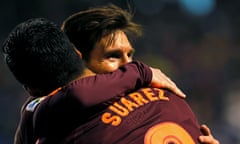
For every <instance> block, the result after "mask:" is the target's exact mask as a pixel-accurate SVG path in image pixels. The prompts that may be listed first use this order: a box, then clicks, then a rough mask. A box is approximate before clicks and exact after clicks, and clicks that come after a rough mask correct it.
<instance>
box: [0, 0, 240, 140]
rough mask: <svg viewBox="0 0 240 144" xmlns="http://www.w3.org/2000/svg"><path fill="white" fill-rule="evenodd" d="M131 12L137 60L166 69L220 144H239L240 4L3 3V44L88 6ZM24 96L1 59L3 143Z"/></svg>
mask: <svg viewBox="0 0 240 144" xmlns="http://www.w3.org/2000/svg"><path fill="white" fill-rule="evenodd" d="M108 3H113V4H116V5H118V6H120V7H122V8H124V9H128V7H129V6H130V7H131V9H132V12H133V13H134V21H135V22H138V23H140V24H141V25H142V26H143V29H144V36H143V37H142V38H140V39H138V40H137V41H136V42H135V43H134V48H135V49H136V50H137V51H136V58H137V59H140V60H142V61H144V62H145V63H147V64H149V65H151V66H154V67H158V68H161V70H162V71H163V72H165V73H166V74H167V75H168V76H170V77H171V79H172V80H173V81H175V82H176V84H177V85H178V86H179V87H180V88H181V89H182V90H183V91H184V92H185V93H186V94H187V101H188V102H189V103H190V105H191V107H192V108H193V110H194V112H195V113H196V115H197V117H198V118H199V121H200V123H206V124H207V125H208V126H209V127H210V128H211V130H212V132H213V135H214V136H215V137H216V138H217V139H218V140H220V142H221V143H222V144H228V143H234V144H240V122H239V119H240V16H239V13H240V9H239V6H240V1H237V0H236V1H230V0H112V1H110V0H51V1H49V0H1V1H0V20H1V21H0V43H1V45H2V43H3V41H4V39H5V38H6V37H7V35H8V33H9V32H10V31H11V30H12V28H13V27H14V26H16V25H17V24H18V23H20V22H22V21H25V20H27V19H29V18H33V17H45V18H48V19H50V20H52V21H54V22H56V23H57V24H59V25H60V24H61V23H62V21H63V20H64V19H65V18H66V17H68V16H69V15H71V14H73V13H75V12H78V11H80V10H83V9H86V8H88V7H91V6H96V5H105V4H108ZM26 98H27V93H26V92H25V91H24V90H23V88H22V86H21V85H20V84H19V83H18V82H17V81H16V80H15V79H14V78H13V76H12V75H11V73H10V71H9V70H8V69H7V67H6V66H5V64H4V62H3V59H2V55H1V59H0V144H11V143H13V137H14V133H15V130H16V126H17V124H18V122H19V118H20V108H21V105H22V104H23V102H24V100H25V99H26Z"/></svg>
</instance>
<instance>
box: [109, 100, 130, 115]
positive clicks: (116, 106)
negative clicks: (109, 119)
mask: <svg viewBox="0 0 240 144" xmlns="http://www.w3.org/2000/svg"><path fill="white" fill-rule="evenodd" d="M109 109H110V110H111V111H113V112H115V113H116V114H118V115H120V116H127V115H128V113H129V112H128V110H127V109H126V108H125V107H123V106H122V105H120V104H119V103H117V102H115V103H113V105H111V106H109Z"/></svg>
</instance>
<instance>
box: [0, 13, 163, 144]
mask: <svg viewBox="0 0 240 144" xmlns="http://www.w3.org/2000/svg"><path fill="white" fill-rule="evenodd" d="M2 52H3V54H4V59H5V62H6V64H7V66H8V67H9V69H10V71H11V72H12V73H13V75H14V76H15V78H16V79H17V80H18V81H19V82H20V83H21V84H22V85H24V87H25V89H26V90H27V91H28V92H29V93H30V95H31V96H32V97H30V99H29V100H28V101H27V102H26V103H25V104H24V105H23V107H22V116H21V120H20V123H19V127H18V130H17V132H16V137H15V142H14V143H16V144H18V143H24V144H28V143H30V144H32V143H35V142H36V141H37V139H38V138H40V140H41V138H43V139H42V140H44V138H45V137H46V138H50V139H47V140H48V142H49V141H50V142H53V143H55V142H58V140H62V137H61V136H66V135H67V134H69V133H70V132H71V131H72V130H74V129H75V128H76V127H77V126H78V124H81V123H82V122H84V121H85V120H87V119H85V120H84V119H82V118H81V117H82V116H86V117H88V116H91V115H93V114H95V112H96V111H94V110H96V109H95V108H102V106H101V107H99V106H98V104H99V103H101V102H104V101H107V100H110V99H113V98H115V97H120V96H122V95H124V94H125V93H127V92H130V91H132V90H134V89H137V88H140V87H141V86H148V85H149V84H150V81H152V83H154V85H155V86H157V85H159V84H160V83H158V82H159V81H160V80H161V79H159V78H160V77H159V74H161V72H160V70H158V69H154V68H149V67H148V66H146V65H145V64H142V63H140V62H138V61H134V62H131V63H129V64H127V65H124V66H122V67H120V68H119V69H117V70H115V71H114V72H112V73H108V74H102V75H96V76H88V77H86V76H84V75H83V73H84V72H83V71H84V70H85V68H84V65H82V60H81V59H80V57H79V53H78V51H76V49H75V48H74V47H73V45H72V44H71V43H70V42H69V40H68V38H67V36H66V35H65V34H64V33H63V32H62V31H61V30H60V29H59V28H58V27H57V26H56V25H55V24H54V23H52V22H49V21H48V20H46V19H43V18H36V19H30V20H27V21H25V22H23V23H21V24H19V25H17V26H16V27H15V28H14V29H13V30H12V32H11V33H10V34H9V36H8V37H7V39H6V41H5V42H4V44H3V47H2ZM88 71H89V72H90V70H88ZM91 75H95V74H94V73H93V72H92V73H91ZM84 77H86V78H84ZM108 88H110V89H109V90H107V91H106V89H108ZM42 110H44V113H41V111H42ZM45 110H46V111H45ZM75 110H76V112H77V113H75V115H76V114H79V116H80V117H79V116H77V117H74V118H73V119H69V118H72V117H73V116H75V115H72V112H74V111H75ZM97 110H99V109H97ZM48 112H49V113H48ZM73 114H74V113H73ZM45 120H46V121H45ZM54 120H56V121H54ZM41 122H43V123H41ZM66 122H67V123H66ZM39 124H40V125H39ZM58 124H59V125H58ZM76 124H77V125H76ZM45 128H46V129H45ZM52 132H53V133H52ZM55 132H56V133H55ZM52 136H53V138H56V139H55V140H54V141H52ZM40 142H41V141H40Z"/></svg>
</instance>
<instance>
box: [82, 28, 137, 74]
mask: <svg viewBox="0 0 240 144" xmlns="http://www.w3.org/2000/svg"><path fill="white" fill-rule="evenodd" d="M112 36H113V35H107V36H106V37H103V38H102V39H101V40H100V41H99V42H98V43H97V44H96V45H95V48H94V49H93V51H92V52H91V54H90V58H89V61H86V62H85V64H86V66H87V67H88V68H89V69H90V70H91V71H93V72H95V73H107V72H112V71H114V70H116V69H118V67H119V66H121V65H124V64H126V63H128V62H131V61H132V59H133V53H134V49H133V48H132V46H131V44H130V42H129V40H128V38H127V36H126V34H125V33H124V32H122V31H117V32H116V33H115V35H114V37H112ZM111 40H112V41H111Z"/></svg>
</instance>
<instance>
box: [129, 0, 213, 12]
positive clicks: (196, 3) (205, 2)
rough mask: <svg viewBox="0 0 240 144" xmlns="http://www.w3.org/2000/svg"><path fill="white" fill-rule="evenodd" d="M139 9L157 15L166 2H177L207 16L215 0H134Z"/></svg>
mask: <svg viewBox="0 0 240 144" xmlns="http://www.w3.org/2000/svg"><path fill="white" fill-rule="evenodd" d="M132 2H133V3H134V4H135V6H136V8H137V9H138V11H139V12H140V13H142V14H144V15H155V14H157V13H159V12H160V10H161V9H162V8H163V7H164V6H165V4H176V5H179V7H180V8H181V9H182V10H183V11H185V12H187V13H189V14H192V15H195V16H206V15H208V14H210V13H211V12H212V11H213V10H214V8H215V3H216V2H215V0H148V1H146V0H134V1H132Z"/></svg>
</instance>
